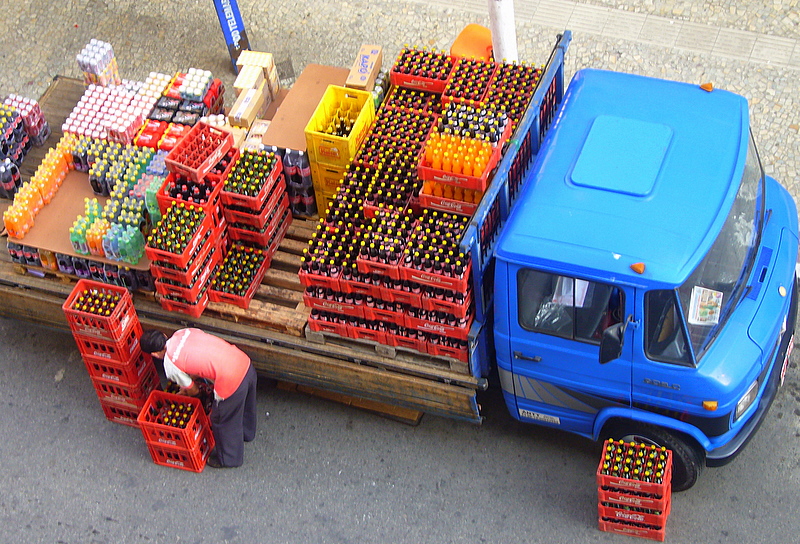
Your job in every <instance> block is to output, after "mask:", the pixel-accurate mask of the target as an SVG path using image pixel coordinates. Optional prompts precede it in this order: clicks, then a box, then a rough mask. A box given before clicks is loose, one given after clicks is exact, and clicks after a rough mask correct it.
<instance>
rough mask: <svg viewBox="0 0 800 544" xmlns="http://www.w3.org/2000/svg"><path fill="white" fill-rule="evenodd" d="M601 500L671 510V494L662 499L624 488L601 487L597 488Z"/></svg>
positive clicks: (636, 506) (651, 508)
mask: <svg viewBox="0 0 800 544" xmlns="http://www.w3.org/2000/svg"><path fill="white" fill-rule="evenodd" d="M597 496H598V499H599V500H600V502H612V503H615V504H621V505H627V506H633V507H635V508H648V509H650V510H661V511H669V510H668V509H669V504H670V498H671V494H670V493H668V494H667V495H666V496H662V497H661V498H660V499H657V498H655V497H645V496H642V495H641V494H634V493H631V492H629V491H625V490H622V489H619V490H615V489H605V490H604V489H600V488H598V490H597Z"/></svg>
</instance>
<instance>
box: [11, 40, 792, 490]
mask: <svg viewBox="0 0 800 544" xmlns="http://www.w3.org/2000/svg"><path fill="white" fill-rule="evenodd" d="M569 42H570V33H569V32H565V33H564V34H563V35H560V36H559V39H558V41H557V44H556V45H555V47H554V49H553V51H552V54H551V56H550V59H549V60H548V62H547V63H546V65H545V68H544V70H543V73H542V76H541V79H540V82H539V85H538V87H537V89H536V91H535V94H534V96H533V98H532V100H531V103H530V105H529V107H528V109H527V112H526V113H525V116H524V117H523V119H522V121H521V122H520V124H519V126H518V128H517V130H516V132H515V134H514V135H513V137H512V138H511V139H510V141H509V142H508V144H507V148H506V149H505V151H504V154H503V158H502V160H501V161H500V162H499V164H498V166H497V168H496V170H495V172H494V174H493V178H492V182H491V184H490V185H489V187H488V189H487V191H486V192H485V194H484V196H483V199H482V201H481V203H480V206H479V207H478V208H477V211H476V212H475V213H474V214H473V215H472V217H471V220H470V223H469V226H468V228H467V230H466V232H465V234H464V236H463V239H462V240H461V242H460V246H461V249H462V251H463V252H464V253H465V254H469V256H470V259H471V262H472V277H471V287H472V289H471V292H472V299H473V303H474V316H475V318H474V321H473V323H472V325H471V329H470V332H469V341H468V346H469V360H468V362H464V363H461V362H458V361H457V362H455V363H453V362H450V363H445V364H444V366H442V364H441V360H439V359H436V357H432V356H426V355H424V354H422V355H420V354H417V355H416V356H414V357H412V356H411V355H410V354H408V353H405V352H403V351H402V350H400V349H397V350H395V349H394V348H389V347H386V346H383V345H380V344H379V345H375V346H366V347H365V346H364V343H358V342H355V341H346V340H345V339H339V340H336V339H332V338H330V337H325V338H324V341H325V343H324V344H321V343H319V338H314V337H313V335H312V334H310V332H309V329H308V327H306V325H305V323H306V318H307V316H308V313H307V309H306V308H304V306H303V304H302V298H301V297H302V290H303V287H302V286H301V285H300V283H299V281H298V277H297V269H298V267H299V252H300V251H301V249H302V248H303V247H304V246H305V245H306V244H305V242H306V241H307V240H308V236H309V235H310V233H311V232H312V229H311V228H306V227H303V226H302V225H301V223H302V222H295V223H296V224H293V225H292V226H291V228H290V230H289V232H288V234H287V238H286V240H284V242H283V243H282V244H281V248H280V250H279V251H278V253H277V254H276V256H275V257H274V258H273V267H272V268H271V269H270V271H269V272H268V275H267V279H265V281H264V283H263V284H262V286H261V288H260V289H259V293H258V294H257V296H256V299H254V300H253V301H252V303H251V306H250V308H249V309H248V310H237V309H235V308H231V307H230V305H223V306H220V307H215V306H214V305H210V306H209V308H208V310H207V311H206V312H205V313H204V315H203V316H202V317H200V318H196V319H192V318H189V317H188V316H185V315H179V314H175V313H173V312H167V311H165V310H163V309H162V308H161V307H160V305H158V304H157V303H156V302H155V301H154V300H153V299H152V296H150V295H149V294H147V293H140V292H137V293H135V295H134V302H135V305H136V309H137V313H138V315H139V318H140V320H142V321H143V323H144V324H145V326H148V327H160V328H162V329H163V330H167V331H169V330H174V329H175V328H177V327H180V326H186V325H193V326H199V327H202V328H204V329H206V330H209V331H212V332H215V333H217V334H219V335H221V336H223V337H225V338H227V339H229V340H230V341H233V342H235V343H237V344H238V345H239V346H240V347H242V349H244V350H245V351H247V352H248V354H250V355H251V358H252V359H253V363H254V365H255V367H256V368H257V370H258V371H259V373H261V374H262V375H265V376H269V377H272V378H276V379H279V380H282V381H286V382H291V383H294V384H299V385H302V386H310V387H313V388H316V389H322V390H326V391H329V392H334V393H342V394H346V395H348V398H351V399H361V400H363V401H365V402H375V401H377V402H379V403H383V405H391V406H393V407H397V408H398V409H399V408H406V409H412V410H415V411H418V412H424V413H430V414H435V415H440V416H446V417H452V418H455V419H459V420H466V421H473V422H480V421H481V420H482V416H481V413H480V411H481V410H480V405H479V403H478V392H479V391H480V390H482V389H485V388H486V387H487V386H488V385H489V383H490V382H491V383H492V385H495V386H497V387H499V388H501V389H502V394H503V396H504V399H505V402H506V404H507V407H508V410H509V412H510V414H511V415H512V416H513V417H514V418H517V419H519V420H520V421H524V422H528V423H535V424H538V425H545V426H548V427H553V428H557V429H563V430H564V431H568V432H572V433H577V434H579V435H582V436H584V437H587V438H590V439H595V440H602V439H606V438H610V437H613V438H625V439H631V440H638V441H643V442H648V443H652V444H658V445H663V446H666V447H668V448H670V449H671V450H672V451H673V453H674V461H673V480H672V485H673V489H675V490H681V489H686V488H689V487H691V486H692V485H693V484H694V483H695V481H696V479H697V477H698V475H699V473H700V471H701V469H702V467H704V466H717V465H722V464H725V463H726V462H728V461H730V460H732V459H733V458H734V457H735V456H736V454H737V453H739V452H740V451H741V450H742V448H743V447H744V446H745V444H746V443H747V442H748V440H749V439H750V438H751V437H752V436H753V435H754V433H755V432H756V430H757V428H758V426H759V424H760V423H761V422H762V421H763V420H764V418H765V417H766V415H767V412H768V410H769V407H770V404H771V402H772V400H773V399H774V397H775V395H776V392H777V390H778V388H779V387H780V385H781V383H782V381H783V376H784V373H785V372H786V367H787V362H788V360H789V355H790V353H791V348H792V346H793V333H794V328H795V318H796V311H797V295H796V280H795V263H796V261H797V252H798V220H797V210H796V207H795V203H794V201H793V200H792V197H791V196H790V194H789V193H788V192H787V191H786V190H785V189H784V188H783V187H782V186H781V185H780V184H779V183H778V182H777V181H775V180H774V179H772V178H770V177H768V176H766V175H765V174H764V169H763V167H762V165H761V162H760V159H759V156H758V151H757V148H756V145H755V142H754V141H753V137H752V134H751V130H750V125H749V111H748V105H747V101H746V100H745V99H744V98H743V97H741V96H738V95H736V94H733V93H730V92H727V91H724V90H719V89H713V88H712V87H709V86H703V87H701V86H699V85H697V84H689V83H678V82H674V81H664V80H658V79H652V78H647V77H641V76H636V75H631V74H623V73H614V72H607V71H601V70H581V71H579V72H578V73H577V74H575V75H574V77H573V79H572V81H571V83H570V84H569V86H568V87H567V88H565V85H564V55H565V53H566V50H567V48H568V45H569ZM77 83H78V84H77V85H76V93H77V95H76V96H80V91H81V90H82V86H81V85H80V82H77ZM44 102H46V100H44ZM304 229H305V230H304ZM15 272H16V271H15V270H14V269H12V267H11V263H10V262H9V261H8V260H5V259H0V313H3V314H4V315H9V316H13V317H15V318H19V319H28V320H31V321H37V322H40V323H45V324H48V325H56V326H61V327H65V328H66V322H65V319H64V316H63V312H62V310H61V304H62V303H63V301H64V299H65V298H66V296H68V294H69V291H70V289H71V286H70V285H69V284H64V283H63V282H56V281H52V280H51V279H50V280H48V279H47V278H43V279H42V278H37V277H34V276H31V275H20V274H16V273H15ZM39 275H41V274H39ZM281 297H282V300H283V303H282V304H281V305H278V304H277V303H276V304H273V303H271V302H270V301H272V300H277V299H281ZM298 302H299V304H298ZM459 365H462V366H463V367H462V366H459ZM356 405H358V404H357V403H356Z"/></svg>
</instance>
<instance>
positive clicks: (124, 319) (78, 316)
mask: <svg viewBox="0 0 800 544" xmlns="http://www.w3.org/2000/svg"><path fill="white" fill-rule="evenodd" d="M87 290H88V291H92V290H95V291H98V292H100V293H103V294H114V295H119V296H120V299H119V302H117V305H116V306H115V307H114V311H113V312H111V315H109V316H107V317H106V316H100V315H95V314H90V313H87V312H83V311H80V310H76V309H74V308H73V306H74V305H75V303H76V301H77V300H78V298H79V297H80V295H81V294H82V293H83V292H84V291H87ZM61 308H62V309H63V310H64V314H65V315H66V317H67V323H69V328H70V329H71V330H72V332H73V333H74V334H80V335H83V336H90V337H95V338H99V339H103V340H111V341H115V342H116V341H118V340H120V339H121V338H122V337H123V336H124V335H125V333H127V332H128V331H129V330H130V327H132V326H133V325H134V323H138V322H139V319H138V317H137V316H136V309H135V308H134V307H133V298H132V297H131V294H130V293H129V292H128V290H127V289H125V288H124V287H116V286H114V285H108V284H107V283H100V282H97V281H92V280H85V279H82V280H78V283H76V284H75V287H74V288H73V289H72V292H71V293H70V294H69V296H68V297H67V300H66V301H65V302H64V304H63V305H62V306H61Z"/></svg>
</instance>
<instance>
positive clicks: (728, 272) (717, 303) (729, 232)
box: [678, 134, 764, 362]
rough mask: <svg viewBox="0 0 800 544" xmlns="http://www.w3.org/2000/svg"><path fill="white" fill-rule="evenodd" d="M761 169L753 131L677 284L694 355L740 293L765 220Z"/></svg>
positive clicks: (710, 339)
mask: <svg viewBox="0 0 800 544" xmlns="http://www.w3.org/2000/svg"><path fill="white" fill-rule="evenodd" d="M763 186H764V171H763V170H762V168H761V162H760V161H759V158H758V153H757V151H756V147H755V143H754V142H753V138H752V134H751V136H750V140H749V145H748V149H747V160H746V162H745V167H744V174H743V175H742V182H741V184H740V186H739V191H738V193H737V195H736V200H734V202H733V206H732V207H731V211H730V213H729V214H728V217H727V219H726V220H725V224H724V225H723V226H722V231H720V233H719V236H718V237H717V239H716V240H715V241H714V244H713V245H712V246H711V249H710V250H709V252H708V254H707V255H706V256H705V258H704V259H703V261H702V262H701V263H700V265H699V266H698V267H697V268H696V269H695V270H694V272H692V274H691V276H689V278H688V279H687V280H686V282H684V284H683V285H681V286H680V287H679V288H678V296H679V298H680V303H681V310H682V312H683V315H684V319H685V323H686V326H687V329H688V332H689V337H690V340H691V345H692V349H693V351H694V355H695V359H696V361H698V362H699V361H700V359H701V358H702V357H703V355H704V354H705V353H706V351H707V350H708V348H709V346H711V344H712V342H713V341H714V338H716V335H717V333H718V332H719V331H720V330H722V327H723V326H724V325H725V322H726V321H727V319H728V317H729V316H730V314H731V313H732V312H733V309H734V308H735V307H736V305H737V304H738V302H739V300H741V298H742V297H743V296H744V293H745V284H746V281H747V278H748V277H749V275H750V271H751V269H752V267H753V263H754V261H755V257H756V253H757V251H756V249H757V248H758V244H759V239H760V235H761V227H762V221H763V191H764V187H763Z"/></svg>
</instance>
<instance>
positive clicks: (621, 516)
mask: <svg viewBox="0 0 800 544" xmlns="http://www.w3.org/2000/svg"><path fill="white" fill-rule="evenodd" d="M609 504H611V503H609ZM669 507H670V501H667V509H666V510H654V512H656V511H658V512H661V513H660V514H655V513H646V512H639V511H636V510H629V509H626V508H622V507H614V506H605V505H604V504H603V503H602V502H598V503H597V514H598V515H599V516H600V518H611V519H614V520H617V521H631V522H633V523H644V524H647V525H655V526H657V527H664V525H666V523H667V517H669ZM648 510H649V509H648Z"/></svg>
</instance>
